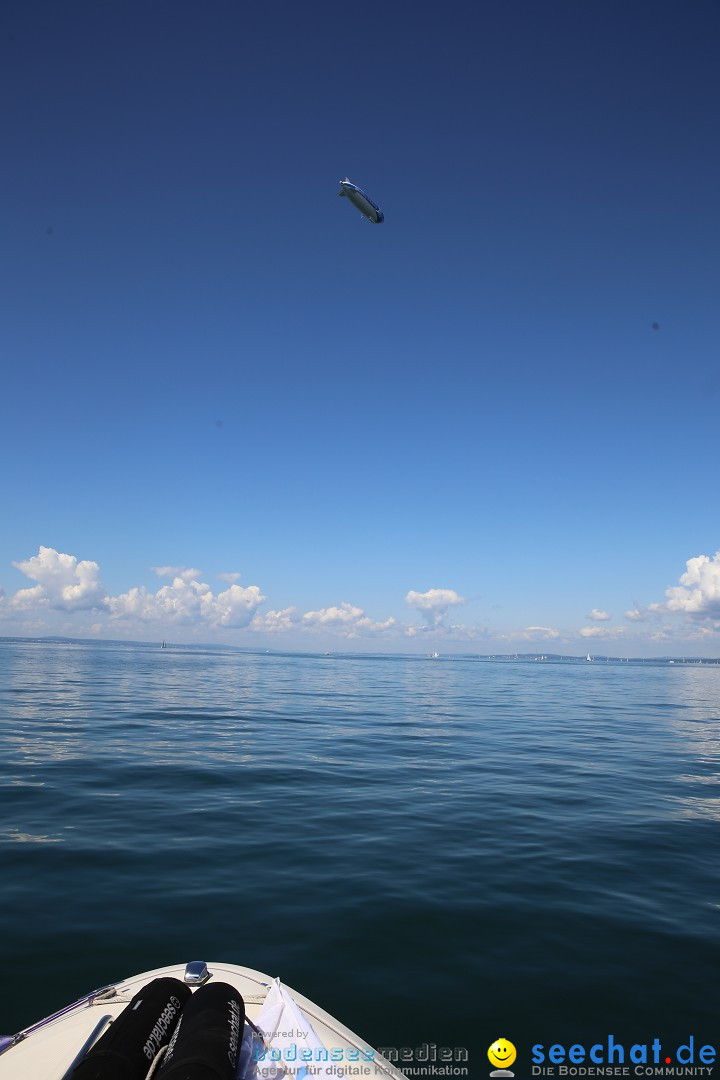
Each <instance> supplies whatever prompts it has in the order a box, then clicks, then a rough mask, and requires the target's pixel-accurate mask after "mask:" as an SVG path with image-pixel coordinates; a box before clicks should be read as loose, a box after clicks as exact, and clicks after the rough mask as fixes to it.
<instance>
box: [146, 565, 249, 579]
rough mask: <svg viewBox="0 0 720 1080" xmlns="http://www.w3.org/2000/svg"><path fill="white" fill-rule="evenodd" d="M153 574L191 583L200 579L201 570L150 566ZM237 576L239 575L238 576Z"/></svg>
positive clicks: (192, 567)
mask: <svg viewBox="0 0 720 1080" xmlns="http://www.w3.org/2000/svg"><path fill="white" fill-rule="evenodd" d="M150 569H151V570H152V572H153V574H157V576H158V577H168V578H178V577H179V578H182V580H183V581H193V580H194V579H196V578H199V577H202V570H198V569H197V568H196V567H194V566H187V567H186V566H151V567H150ZM238 576H239V575H238Z"/></svg>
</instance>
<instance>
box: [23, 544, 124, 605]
mask: <svg viewBox="0 0 720 1080" xmlns="http://www.w3.org/2000/svg"><path fill="white" fill-rule="evenodd" d="M13 566H15V567H17V569H18V570H21V571H22V572H23V574H25V576H26V577H29V578H30V580H31V581H36V582H37V585H34V586H33V587H32V588H30V589H20V590H19V591H18V592H16V593H15V595H14V596H13V597H12V598H11V600H10V608H11V609H12V610H14V611H28V610H31V609H34V608H38V607H47V608H52V609H54V610H59V611H87V610H90V609H92V608H97V607H100V606H101V605H102V603H103V597H104V589H103V586H102V583H101V581H100V567H99V566H98V564H97V563H96V562H90V561H89V560H87V559H84V560H83V561H81V562H78V560H77V559H76V558H75V556H74V555H64V554H61V553H60V552H59V551H56V550H55V548H48V547H42V546H41V547H40V548H39V549H38V553H37V555H33V556H32V557H31V558H29V559H25V560H24V561H23V562H16V563H13Z"/></svg>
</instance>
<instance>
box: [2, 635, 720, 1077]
mask: <svg viewBox="0 0 720 1080" xmlns="http://www.w3.org/2000/svg"><path fill="white" fill-rule="evenodd" d="M0 718H1V721H2V722H1V725H0V739H1V740H2V762H3V767H2V785H1V787H0V800H1V801H0V867H1V873H2V909H1V915H0V920H1V921H0V930H1V932H2V952H3V967H4V972H5V979H4V982H5V988H6V989H8V981H7V978H8V976H9V975H12V993H11V994H8V995H5V1005H4V1015H3V1016H2V1017H0V1033H2V1032H12V1031H14V1030H16V1029H18V1028H20V1027H22V1026H25V1025H27V1024H29V1023H30V1022H31V1021H34V1020H36V1019H38V1018H39V1017H40V1016H42V1015H45V1014H46V1013H48V1012H50V1011H52V1010H53V1009H55V1008H57V1007H59V1006H61V1005H62V1004H65V1003H67V1002H68V1001H69V1000H71V999H73V998H74V997H77V996H80V995H81V994H82V993H84V992H87V991H89V990H90V989H92V988H94V987H95V986H98V985H102V984H104V983H107V982H109V981H112V980H116V979H120V978H122V977H124V976H127V975H130V974H133V973H135V972H138V971H142V970H145V969H147V968H151V967H155V966H159V965H161V964H165V963H169V962H178V961H183V962H184V961H185V960H189V959H196V958H204V959H208V960H219V959H226V960H229V961H232V962H235V963H239V964H245V965H248V966H251V967H256V968H259V969H260V970H262V971H266V972H268V973H270V974H273V975H275V974H278V975H280V976H281V977H282V978H283V979H284V980H285V981H286V982H288V983H289V984H290V985H294V986H295V987H296V988H297V989H299V990H302V991H303V992H304V993H306V994H307V995H308V996H310V997H311V998H314V999H315V1000H317V1001H318V1002H319V1003H320V1004H321V1005H323V1006H325V1007H326V1008H328V1009H329V1010H330V1011H331V1012H334V1013H335V1014H336V1015H338V1017H339V1018H340V1019H341V1020H343V1021H344V1022H345V1023H347V1024H348V1025H349V1026H350V1027H352V1028H354V1029H355V1030H356V1031H358V1032H359V1033H360V1034H361V1035H363V1036H364V1037H365V1038H367V1039H368V1040H369V1041H371V1042H373V1043H375V1044H376V1045H381V1046H398V1047H402V1046H410V1047H416V1046H418V1045H420V1044H422V1043H423V1042H435V1043H437V1044H438V1045H443V1046H451V1047H453V1046H465V1047H468V1048H469V1049H470V1051H471V1064H472V1063H474V1065H475V1067H474V1068H473V1069H472V1070H471V1072H472V1074H474V1075H476V1076H477V1075H480V1076H482V1075H485V1074H486V1073H487V1070H488V1063H487V1057H486V1049H487V1047H488V1045H489V1044H490V1043H491V1042H493V1041H494V1040H495V1039H496V1038H498V1037H499V1036H500V1035H502V1036H504V1037H506V1038H511V1039H512V1040H513V1041H514V1042H515V1044H516V1046H517V1047H518V1053H519V1057H518V1062H517V1065H519V1066H521V1070H520V1074H521V1075H526V1074H528V1073H529V1069H528V1068H527V1064H528V1050H529V1046H530V1045H531V1043H535V1042H542V1043H545V1044H549V1043H550V1042H557V1041H560V1042H564V1043H567V1044H569V1043H570V1042H572V1041H578V1040H579V1041H585V1042H587V1041H588V1040H590V1039H592V1040H593V1041H599V1040H604V1039H605V1038H606V1037H607V1035H608V1033H613V1034H614V1035H615V1037H616V1038H621V1037H622V1038H626V1039H628V1040H629V1041H630V1042H638V1041H644V1040H646V1039H652V1038H653V1037H655V1036H659V1037H660V1038H661V1039H667V1040H670V1039H671V1038H677V1039H678V1040H679V1041H683V1040H684V1039H686V1037H687V1035H688V1034H691V1033H693V1034H694V1035H695V1037H696V1039H700V1040H703V1041H705V1042H708V1041H709V1042H713V1040H714V1041H715V1043H716V1044H717V1042H718V1041H720V1039H718V1024H717V989H716V987H717V971H718V960H720V944H719V936H718V930H719V916H720V859H719V858H718V855H719V854H720V844H719V842H718V817H719V816H720V798H719V796H720V787H719V785H718V759H719V757H720V734H719V731H720V667H718V666H710V665H692V666H691V665H680V664H676V665H674V666H671V665H668V664H613V663H609V664H601V663H595V664H585V663H577V662H576V663H571V662H565V663H551V662H548V661H546V662H535V663H530V662H516V663H513V662H488V661H479V660H473V659H455V660H453V659H449V658H448V659H446V658H441V659H440V660H437V661H429V660H426V659H422V658H403V657H360V656H342V657H334V656H330V657H326V656H308V655H276V654H262V655H259V654H258V655H256V654H245V653H239V652H231V651H224V650H213V649H205V650H198V649H186V648H182V647H177V648H168V649H167V650H165V651H161V650H160V649H159V648H157V647H148V646H133V645H111V644H101V643H93V644H87V645H86V644H54V643H50V644H48V643H32V642H5V643H0Z"/></svg>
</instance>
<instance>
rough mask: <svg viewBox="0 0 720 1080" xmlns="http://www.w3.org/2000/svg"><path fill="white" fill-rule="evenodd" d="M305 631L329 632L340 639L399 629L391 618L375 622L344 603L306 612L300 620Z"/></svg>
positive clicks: (358, 609)
mask: <svg viewBox="0 0 720 1080" xmlns="http://www.w3.org/2000/svg"><path fill="white" fill-rule="evenodd" d="M300 625H301V627H302V628H303V629H305V630H313V629H314V630H328V631H330V632H331V633H333V634H338V635H339V636H340V637H348V638H356V637H360V636H361V635H368V636H370V637H374V636H375V635H376V634H383V633H387V632H388V631H389V630H396V629H397V628H398V626H397V623H396V621H395V619H393V618H392V617H390V618H389V619H386V620H385V621H384V622H375V621H374V620H373V619H371V618H370V617H369V616H368V615H366V614H365V612H364V611H363V609H362V608H359V607H354V606H353V605H352V604H348V603H347V602H344V603H342V604H339V605H337V606H334V607H327V608H320V609H319V610H318V611H306V612H305V614H304V615H303V616H302V619H301V620H300Z"/></svg>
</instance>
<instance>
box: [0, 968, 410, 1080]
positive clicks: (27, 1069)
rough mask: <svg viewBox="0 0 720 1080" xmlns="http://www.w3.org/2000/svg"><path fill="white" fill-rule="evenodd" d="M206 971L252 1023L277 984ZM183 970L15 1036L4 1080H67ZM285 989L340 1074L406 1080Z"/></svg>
mask: <svg viewBox="0 0 720 1080" xmlns="http://www.w3.org/2000/svg"><path fill="white" fill-rule="evenodd" d="M207 967H208V971H209V973H210V977H211V978H212V979H215V980H217V981H219V982H220V981H221V982H227V983H230V984H231V985H232V986H234V987H235V988H236V989H237V990H238V991H239V992H240V993H241V994H242V996H243V999H244V1001H245V1010H246V1016H247V1018H248V1020H249V1021H251V1022H253V1023H254V1022H255V1020H256V1019H257V1017H258V1016H259V1014H260V1012H261V1009H262V1006H263V1003H264V1002H265V999H266V997H267V996H268V993H269V991H270V989H271V988H272V986H273V984H274V982H275V980H274V979H273V978H272V977H271V976H269V975H265V974H263V973H262V972H260V971H255V970H254V969H253V968H245V967H239V966H237V965H235V964H224V963H208V965H207ZM185 970H186V968H185V965H183V964H180V965H174V966H170V967H163V968H156V969H154V970H153V971H146V972H143V973H142V974H140V975H133V976H132V977H131V978H129V979H123V980H122V981H121V982H118V983H115V984H113V985H112V986H108V987H104V988H103V989H102V990H99V991H96V992H95V993H94V994H91V995H88V997H87V998H83V999H81V1000H80V1001H78V1002H76V1003H74V1004H73V1005H71V1006H68V1007H67V1008H66V1009H63V1010H62V1011H61V1012H60V1013H57V1014H55V1015H54V1016H52V1017H48V1018H47V1019H46V1020H44V1021H41V1022H39V1023H38V1024H36V1025H33V1026H32V1027H31V1028H27V1029H26V1031H25V1032H21V1033H20V1035H19V1036H16V1037H15V1038H16V1040H17V1041H14V1042H13V1043H11V1044H10V1045H9V1046H7V1047H6V1048H5V1049H4V1050H0V1080H29V1078H30V1077H32V1080H64V1078H65V1077H69V1074H70V1073H71V1072H72V1069H73V1068H74V1067H75V1065H76V1064H77V1062H78V1061H79V1060H80V1059H81V1058H82V1056H83V1055H84V1054H85V1053H86V1052H87V1050H88V1049H89V1048H90V1046H92V1045H93V1044H94V1043H95V1042H96V1041H97V1039H98V1038H99V1037H100V1036H101V1035H102V1033H103V1032H104V1031H105V1030H107V1027H108V1025H109V1024H110V1023H111V1022H112V1020H114V1019H115V1018H116V1017H117V1016H119V1015H120V1013H121V1012H122V1010H123V1009H124V1008H125V1006H126V1005H127V1003H128V1002H129V1001H130V999H131V998H132V997H133V996H134V995H135V994H136V993H137V992H138V991H139V990H141V989H142V987H143V986H145V985H146V984H147V983H149V982H152V980H153V979H159V978H164V977H174V978H176V979H180V980H182V979H183V976H184V974H185ZM285 989H286V990H288V991H289V993H290V994H291V995H292V998H293V999H294V1001H295V1003H296V1004H297V1005H298V1006H299V1008H300V1009H301V1010H302V1013H303V1014H304V1016H305V1017H307V1019H309V1020H310V1023H311V1024H312V1028H313V1030H314V1031H315V1033H316V1034H317V1036H318V1038H319V1040H320V1042H321V1043H322V1044H323V1046H325V1047H326V1048H327V1050H328V1052H330V1051H334V1052H335V1057H334V1060H336V1061H337V1070H336V1071H337V1072H338V1074H340V1073H341V1072H344V1071H345V1070H344V1069H343V1062H344V1061H346V1060H349V1061H351V1062H353V1061H354V1063H355V1064H357V1063H358V1061H360V1062H361V1063H362V1065H363V1076H364V1077H365V1078H366V1080H373V1078H374V1080H405V1077H404V1076H403V1074H402V1073H401V1072H399V1070H398V1069H396V1068H395V1067H394V1066H393V1065H392V1064H391V1063H390V1062H389V1061H387V1060H386V1059H385V1058H384V1057H382V1055H381V1054H379V1053H378V1052H377V1051H375V1050H373V1049H372V1048H371V1047H370V1046H369V1045H368V1044H367V1043H366V1042H365V1041H364V1040H362V1039H361V1038H360V1037H359V1036H358V1035H356V1034H355V1033H354V1032H353V1031H351V1030H350V1028H347V1027H345V1025H344V1024H342V1023H340V1021H339V1020H337V1019H336V1018H335V1017H334V1016H332V1015H331V1014H330V1013H328V1012H326V1011H325V1010H324V1009H322V1008H321V1007H320V1006H319V1005H316V1004H315V1003H314V1002H313V1001H310V999H309V998H306V997H305V996H304V995H303V994H300V993H298V992H297V991H295V990H293V989H291V988H290V987H285ZM331 1060H333V1059H331ZM261 1064H262V1063H261V1062H258V1068H257V1077H258V1080H262V1076H263V1075H264V1073H263V1070H262V1069H261V1068H260V1065H261ZM283 1064H284V1061H283ZM366 1069H368V1070H369V1071H368V1072H366V1071H365V1070H366ZM285 1071H286V1073H287V1074H288V1077H289V1080H292V1072H293V1069H292V1068H288V1067H287V1066H286V1068H285ZM308 1071H309V1070H308ZM339 1080H340V1077H339Z"/></svg>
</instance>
